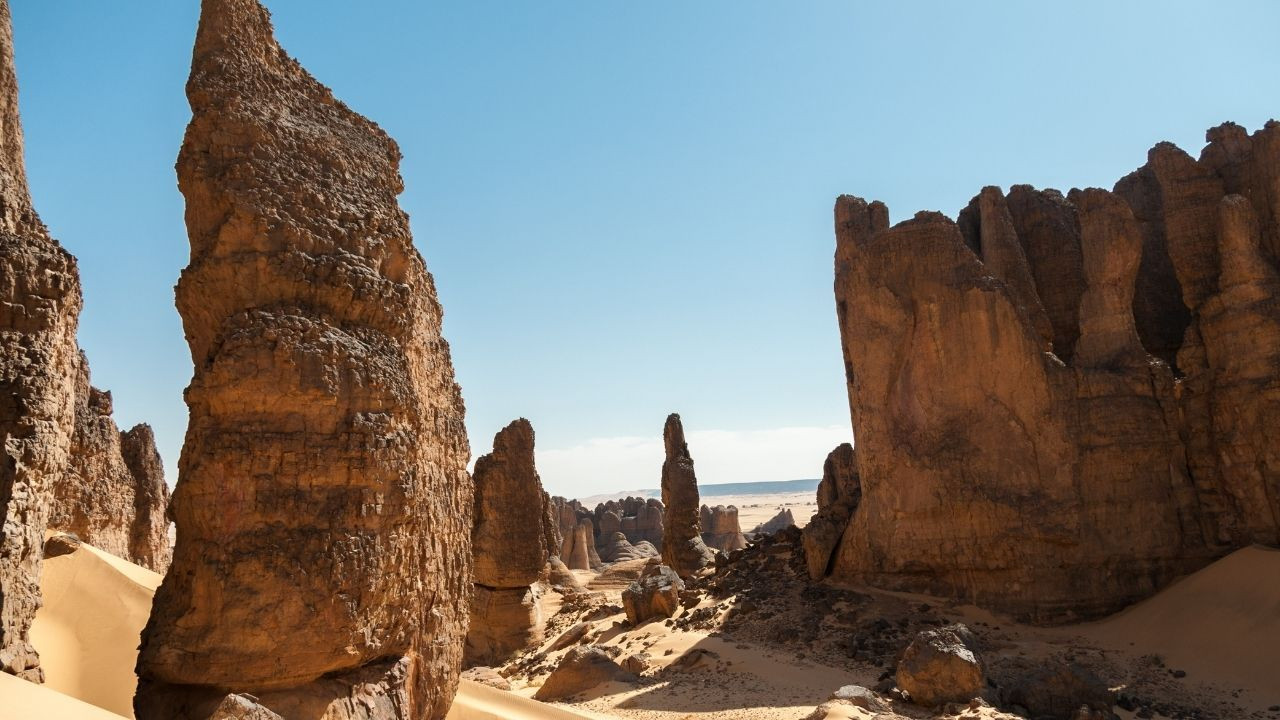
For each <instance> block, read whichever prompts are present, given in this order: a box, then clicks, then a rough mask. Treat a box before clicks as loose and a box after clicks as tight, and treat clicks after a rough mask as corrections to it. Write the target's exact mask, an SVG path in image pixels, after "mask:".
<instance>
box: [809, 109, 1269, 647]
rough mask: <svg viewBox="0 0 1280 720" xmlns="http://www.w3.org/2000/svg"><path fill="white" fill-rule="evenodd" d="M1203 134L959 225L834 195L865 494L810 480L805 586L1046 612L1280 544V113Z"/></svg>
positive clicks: (1082, 606)
mask: <svg viewBox="0 0 1280 720" xmlns="http://www.w3.org/2000/svg"><path fill="white" fill-rule="evenodd" d="M1207 140H1208V146H1207V147H1205V149H1204V151H1203V152H1202V153H1201V156H1200V158H1199V160H1197V159H1194V158H1192V157H1191V156H1190V155H1187V154H1186V153H1184V152H1183V151H1182V150H1179V149H1178V148H1177V147H1175V146H1173V145H1171V144H1168V143H1161V144H1159V145H1157V146H1156V147H1155V148H1153V149H1152V150H1151V152H1150V153H1149V155H1148V162H1147V164H1146V165H1144V166H1143V167H1142V168H1140V169H1139V170H1137V171H1136V172H1134V173H1132V174H1131V175H1129V176H1127V177H1126V178H1124V179H1122V180H1121V181H1120V182H1118V183H1117V184H1116V187H1115V189H1114V191H1106V190H1099V189H1087V190H1073V191H1071V192H1070V193H1069V194H1068V195H1066V196H1063V195H1062V194H1061V193H1058V192H1057V191H1054V190H1036V189H1034V188H1030V187H1028V186H1025V185H1020V186H1014V187H1013V188H1012V189H1011V190H1010V192H1009V194H1008V195H1007V196H1006V195H1005V194H1004V193H1002V192H1001V191H1000V189H999V188H985V189H983V191H982V192H981V193H980V194H979V195H978V196H977V197H976V198H975V199H974V201H973V202H971V203H970V204H969V206H968V207H967V208H965V210H964V211H962V212H961V213H960V215H959V219H958V222H952V221H951V220H949V219H947V218H946V217H944V216H942V215H941V214H938V213H929V212H925V213H919V214H917V215H916V216H915V217H914V218H913V219H911V220H908V221H906V222H902V223H899V224H897V225H895V226H893V227H890V224H889V219H888V209H887V208H886V207H885V206H884V205H882V204H880V203H876V202H873V203H867V202H865V201H863V200H861V199H859V198H854V197H848V196H846V197H842V198H840V199H839V201H837V203H836V235H837V249H836V283H835V294H836V303H837V313H838V316H839V322H840V329H841V335H842V338H843V349H844V356H845V364H846V374H847V378H848V388H849V399H850V407H851V411H852V419H853V426H854V432H855V435H856V437H857V438H858V451H857V453H856V458H855V457H853V456H854V453H853V452H852V448H850V449H849V450H848V451H847V455H849V456H850V457H848V458H846V459H841V458H837V457H836V454H835V453H833V456H832V458H829V459H828V474H829V475H830V476H831V477H832V478H834V477H836V476H837V475H843V476H845V477H852V478H855V481H854V482H855V485H856V487H857V488H858V490H859V492H858V495H859V497H858V499H856V500H853V502H852V506H853V507H852V508H851V509H850V513H849V519H848V520H847V521H845V522H843V525H842V521H841V516H842V515H843V512H844V509H843V508H841V509H840V511H839V512H832V511H831V510H830V508H835V507H837V506H838V505H839V504H840V502H841V501H839V500H838V498H839V493H832V492H831V489H832V488H833V487H836V484H834V483H829V482H827V480H826V479H824V483H823V486H822V488H820V492H819V506H820V511H819V514H818V516H817V517H816V518H815V520H816V521H820V522H816V523H811V525H810V527H807V528H806V529H805V538H806V556H807V560H808V563H809V569H810V573H811V575H813V576H814V577H820V576H825V575H828V574H830V575H832V576H834V577H836V578H838V579H843V580H850V581H858V582H867V583H870V584H873V585H877V586H880V587H886V588H890V589H895V590H907V591H917V592H929V593H934V594H940V595H946V596H950V597H956V598H962V599H965V600H969V601H973V602H978V603H980V604H983V605H986V606H988V607H991V608H993V609H998V610H1003V611H1007V612H1011V613H1013V614H1015V615H1017V616H1019V617H1021V618H1024V619H1029V620H1033V621H1039V622H1057V621H1064V620H1070V619H1072V618H1078V617H1088V616H1096V615H1100V614H1105V613H1108V612H1111V611H1113V610H1116V609H1118V608H1121V607H1124V606H1125V605H1128V604H1130V603H1132V602H1134V601H1136V600H1138V599H1141V598H1143V597H1145V596H1147V595H1150V594H1151V593H1153V592H1154V591H1155V590H1157V589H1159V588H1160V587H1162V586H1163V585H1165V584H1167V583H1168V582H1169V581H1170V580H1172V579H1173V578H1175V577H1177V576H1178V575H1180V574H1182V573H1185V572H1189V571H1191V570H1194V569H1196V568H1198V567H1200V566H1202V565H1203V564H1205V563H1207V562H1208V561H1210V560H1211V559H1212V558H1214V557H1217V556H1219V555H1222V554H1224V553H1226V552H1228V551H1230V550H1232V549H1234V548H1237V547H1240V546H1242V545H1247V544H1250V543H1255V542H1261V543H1271V544H1275V543H1277V542H1280V444H1277V443H1276V442H1275V437H1276V435H1277V433H1278V432H1280V276H1278V275H1277V262H1276V261H1277V257H1280V230H1278V229H1277V218H1280V182H1278V181H1277V178H1278V177H1280V124H1277V123H1275V122H1274V121H1273V122H1270V123H1268V124H1267V126H1266V127H1265V128H1263V129H1262V130H1259V131H1258V132H1256V133H1254V134H1253V135H1249V134H1248V133H1247V132H1246V131H1245V130H1244V129H1243V128H1240V127H1239V126H1236V125H1233V124H1230V123H1228V124H1226V125H1223V126H1221V127H1218V128H1214V129H1213V130H1210V131H1209V132H1208V134H1207ZM849 460H852V461H853V465H855V466H856V467H852V468H846V469H844V470H839V469H838V468H837V467H835V466H833V462H836V463H837V464H839V463H844V464H848V461H849ZM849 497H852V496H849ZM845 504H846V505H847V504H848V502H847V501H845ZM832 542H834V543H835V545H834V550H833V552H832V554H830V555H829V556H827V557H826V559H827V560H828V563H827V564H826V565H825V566H824V563H823V560H824V556H826V555H827V553H826V547H827V546H828V545H830V544H831V543H832Z"/></svg>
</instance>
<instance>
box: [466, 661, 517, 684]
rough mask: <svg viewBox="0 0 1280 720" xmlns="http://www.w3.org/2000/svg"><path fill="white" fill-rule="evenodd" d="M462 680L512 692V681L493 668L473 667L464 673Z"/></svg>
mask: <svg viewBox="0 0 1280 720" xmlns="http://www.w3.org/2000/svg"><path fill="white" fill-rule="evenodd" d="M462 679H463V680H470V681H472V682H477V683H480V684H481V685H488V686H489V687H491V688H496V689H498V690H510V689H511V681H509V680H507V679H506V678H504V677H502V676H501V675H499V674H498V671H496V670H494V669H493V668H491V667H484V666H480V667H473V668H467V669H466V670H463V671H462Z"/></svg>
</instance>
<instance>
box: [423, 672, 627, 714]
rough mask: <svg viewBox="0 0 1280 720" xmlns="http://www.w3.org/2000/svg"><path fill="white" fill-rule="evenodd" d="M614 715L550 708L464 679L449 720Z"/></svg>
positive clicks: (554, 706)
mask: <svg viewBox="0 0 1280 720" xmlns="http://www.w3.org/2000/svg"><path fill="white" fill-rule="evenodd" d="M609 717H610V716H608V715H600V714H599V713H592V712H588V711H584V710H577V709H568V708H562V707H559V706H556V705H548V704H546V703H541V702H538V701H537V700H533V699H531V698H526V697H521V696H520V695H516V694H514V693H510V692H507V691H505V690H498V689H496V688H491V687H488V686H486V685H481V684H479V683H475V682H472V681H470V680H463V681H462V685H461V686H459V688H458V696H457V698H456V699H455V700H454V701H453V707H452V708H449V714H448V715H446V716H445V719H446V720H533V719H534V718H537V719H538V720H543V719H546V720H608V718H609Z"/></svg>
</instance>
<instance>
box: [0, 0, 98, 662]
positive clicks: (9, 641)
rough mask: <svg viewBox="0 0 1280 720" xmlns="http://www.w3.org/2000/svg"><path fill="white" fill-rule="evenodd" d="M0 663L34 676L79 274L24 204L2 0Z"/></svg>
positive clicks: (71, 413)
mask: <svg viewBox="0 0 1280 720" xmlns="http://www.w3.org/2000/svg"><path fill="white" fill-rule="evenodd" d="M0 129H2V132H0V398H3V399H2V400H0V453H3V454H2V455H0V672H7V673H11V674H14V675H18V676H19V677H23V678H26V679H28V680H33V681H36V682H39V681H41V680H42V679H43V674H42V673H41V671H40V668H39V659H38V658H37V656H36V652H35V650H34V649H33V648H32V647H31V643H30V640H29V636H28V632H29V630H30V628H31V620H32V619H33V618H34V617H35V613H36V610H37V609H38V608H39V607H40V586H39V578H40V566H41V549H42V548H43V546H44V533H45V526H46V523H47V520H48V517H49V505H50V497H51V493H52V490H53V486H54V484H55V483H56V482H57V481H58V478H59V476H60V475H61V473H62V472H63V471H64V469H65V467H66V464H67V459H68V452H69V450H70V447H71V436H72V434H73V431H74V424H75V403H74V392H75V379H76V373H75V367H76V363H77V360H78V350H77V347H76V326H77V322H78V318H79V314H80V306H81V296H80V278H79V275H78V273H77V270H76V261H75V259H74V258H72V257H71V255H70V254H69V253H67V251H65V250H63V249H62V246H61V245H59V244H58V242H57V241H56V240H54V239H53V238H52V237H50V236H49V231H48V230H47V229H46V228H45V226H44V223H43V222H41V220H40V217H39V216H38V215H37V214H36V211H35V208H33V207H32V205H31V195H30V192H29V191H28V189H27V173H26V166H25V163H24V158H23V139H22V125H21V123H20V121H19V118H18V81H17V74H16V72H15V69H14V61H13V28H12V26H11V23H10V18H9V3H8V0H0Z"/></svg>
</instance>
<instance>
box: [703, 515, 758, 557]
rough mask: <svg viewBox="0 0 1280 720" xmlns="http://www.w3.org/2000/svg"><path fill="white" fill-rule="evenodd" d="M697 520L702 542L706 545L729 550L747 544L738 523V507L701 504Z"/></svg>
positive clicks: (738, 548) (737, 548)
mask: <svg viewBox="0 0 1280 720" xmlns="http://www.w3.org/2000/svg"><path fill="white" fill-rule="evenodd" d="M698 521H699V522H700V523H701V524H702V542H703V543H705V544H706V546H707V547H709V548H711V549H713V550H722V551H724V552H730V551H732V550H741V549H742V548H744V547H746V546H747V539H746V538H745V537H743V536H742V527H741V526H740V525H739V524H738V508H736V507H734V506H733V505H730V506H728V507H725V506H724V505H716V506H715V507H708V506H706V505H703V506H702V507H701V508H700V509H699V510H698Z"/></svg>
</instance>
